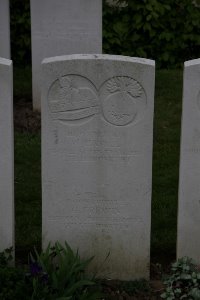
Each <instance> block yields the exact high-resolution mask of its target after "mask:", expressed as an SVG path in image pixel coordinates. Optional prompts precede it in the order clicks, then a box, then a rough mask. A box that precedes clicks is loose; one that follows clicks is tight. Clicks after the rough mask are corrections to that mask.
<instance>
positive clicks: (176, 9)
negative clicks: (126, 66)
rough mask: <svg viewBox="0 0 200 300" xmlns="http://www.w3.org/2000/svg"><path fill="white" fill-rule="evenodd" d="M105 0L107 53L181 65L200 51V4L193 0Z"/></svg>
mask: <svg viewBox="0 0 200 300" xmlns="http://www.w3.org/2000/svg"><path fill="white" fill-rule="evenodd" d="M123 2H126V4H127V6H125V7H123V8H121V7H115V8H111V7H109V5H108V4H107V2H106V0H104V14H103V24H104V26H103V37H104V40H103V41H104V42H103V45H104V52H107V53H113V54H123V55H129V56H139V57H146V58H152V59H155V60H156V62H157V66H158V67H164V68H166V67H173V68H174V67H177V66H180V65H181V64H182V63H183V62H184V61H185V60H189V59H193V58H197V57H198V56H199V52H200V27H199V19H200V7H199V6H197V5H194V3H193V1H191V0H142V1H141V0H118V3H123Z"/></svg>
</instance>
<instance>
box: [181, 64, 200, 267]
mask: <svg viewBox="0 0 200 300" xmlns="http://www.w3.org/2000/svg"><path fill="white" fill-rule="evenodd" d="M177 236H178V243H177V256H178V257H179V258H180V257H182V256H189V257H192V258H193V259H195V260H196V261H197V262H198V263H200V59H195V60H191V61H187V62H185V69H184V88H183V115H182V134H181V159H180V179H179V205H178V232H177Z"/></svg>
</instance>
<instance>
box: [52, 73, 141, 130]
mask: <svg viewBox="0 0 200 300" xmlns="http://www.w3.org/2000/svg"><path fill="white" fill-rule="evenodd" d="M48 101H49V107H50V111H51V113H52V117H53V119H54V120H60V121H62V122H64V121H68V122H69V121H71V123H72V121H79V120H85V121H86V120H88V118H90V117H93V116H95V115H96V114H98V113H100V111H102V114H103V117H104V118H105V120H106V121H107V122H109V123H110V124H112V125H116V126H125V125H128V124H130V123H132V122H136V121H138V120H139V118H140V116H141V115H142V114H143V112H144V111H145V108H146V95H145V91H144V89H143V87H142V86H141V84H140V83H139V82H137V81H136V80H135V79H133V78H130V77H126V76H116V77H113V78H110V79H108V80H107V81H105V82H104V83H103V85H102V86H101V87H100V88H99V89H98V88H97V87H95V86H94V84H93V83H92V82H91V81H90V80H89V79H88V78H86V77H82V76H79V75H66V76H62V77H61V78H59V79H58V80H56V81H55V82H54V83H53V84H52V86H51V87H50V90H49V94H48ZM100 108H101V109H100ZM77 124H79V123H78V122H77Z"/></svg>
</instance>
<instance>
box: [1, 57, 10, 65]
mask: <svg viewBox="0 0 200 300" xmlns="http://www.w3.org/2000/svg"><path fill="white" fill-rule="evenodd" d="M0 64H1V65H6V66H11V65H12V60H10V59H7V58H3V57H0Z"/></svg>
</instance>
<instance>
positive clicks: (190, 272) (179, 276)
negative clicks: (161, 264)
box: [161, 257, 200, 300]
mask: <svg viewBox="0 0 200 300" xmlns="http://www.w3.org/2000/svg"><path fill="white" fill-rule="evenodd" d="M171 273H172V274H171V275H170V277H169V278H168V279H167V280H165V282H164V284H165V285H166V290H165V292H164V293H163V294H162V295H161V298H163V299H166V300H173V299H186V300H193V299H194V300H199V299H200V267H199V266H197V265H196V264H195V263H194V261H193V260H192V259H190V258H188V257H183V258H181V259H179V260H178V261H177V262H175V263H174V264H172V268H171Z"/></svg>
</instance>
